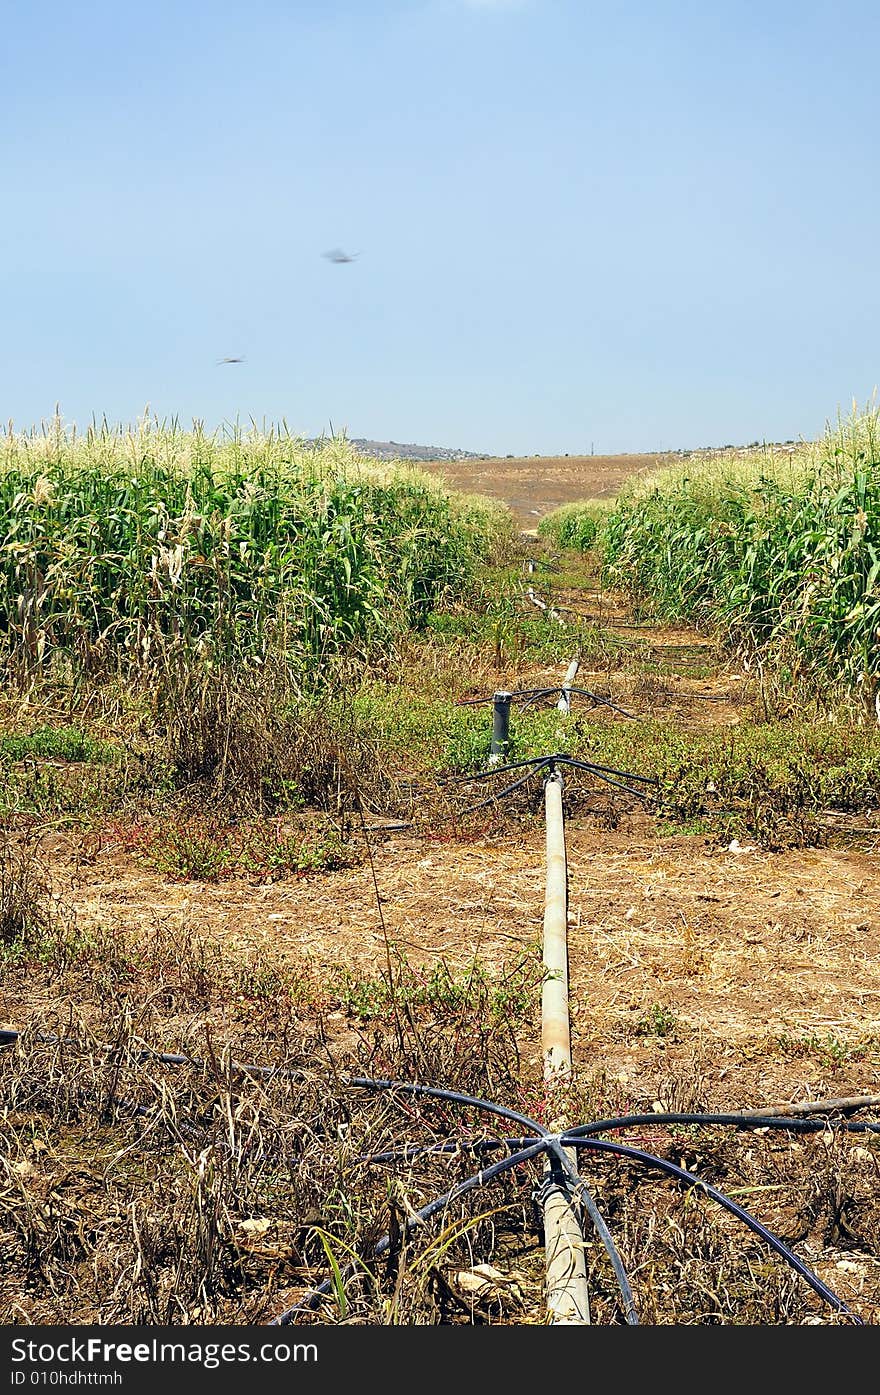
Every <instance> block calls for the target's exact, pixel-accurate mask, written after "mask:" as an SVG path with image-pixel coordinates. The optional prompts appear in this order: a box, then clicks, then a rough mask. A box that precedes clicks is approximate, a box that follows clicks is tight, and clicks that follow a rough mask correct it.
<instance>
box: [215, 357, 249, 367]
mask: <svg viewBox="0 0 880 1395" xmlns="http://www.w3.org/2000/svg"><path fill="white" fill-rule="evenodd" d="M217 363H218V366H219V364H221V363H244V359H243V358H218V360H217Z"/></svg>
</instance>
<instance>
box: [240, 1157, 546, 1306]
mask: <svg viewBox="0 0 880 1395" xmlns="http://www.w3.org/2000/svg"><path fill="white" fill-rule="evenodd" d="M545 1146H546V1145H545V1143H544V1140H543V1139H539V1140H538V1142H537V1143H533V1144H531V1146H530V1147H528V1148H522V1149H520V1150H519V1152H517V1153H514V1154H513V1156H512V1157H509V1158H502V1159H500V1161H499V1162H497V1163H492V1165H491V1166H490V1167H487V1168H483V1169H481V1171H480V1172H477V1173H474V1175H473V1176H472V1177H468V1178H467V1179H466V1180H465V1181H463V1182H457V1183H456V1184H455V1186H454V1187H452V1188H450V1190H449V1191H448V1192H445V1193H444V1195H443V1196H440V1197H437V1199H436V1200H435V1201H429V1202H428V1203H427V1205H425V1206H422V1207H421V1208H420V1209H419V1210H418V1211H415V1212H413V1214H412V1216H407V1217H406V1219H405V1227H406V1229H407V1230H411V1229H412V1228H413V1227H414V1226H416V1225H418V1224H419V1223H420V1222H421V1221H427V1220H430V1218H431V1216H434V1215H436V1214H437V1212H438V1211H442V1210H444V1208H445V1207H447V1206H448V1205H449V1204H450V1203H451V1202H453V1201H455V1200H457V1199H458V1197H460V1196H463V1195H464V1194H465V1192H470V1191H473V1190H474V1188H475V1187H482V1186H485V1184H486V1183H487V1182H491V1181H493V1180H494V1178H496V1177H499V1176H500V1175H501V1174H502V1173H503V1172H509V1171H510V1170H511V1168H514V1167H519V1166H520V1165H521V1164H522V1163H524V1162H529V1161H530V1160H531V1159H532V1158H535V1157H537V1156H538V1154H539V1153H542V1152H543V1151H544V1149H545ZM390 1247H391V1236H390V1235H389V1234H386V1235H383V1236H382V1239H381V1240H379V1241H378V1243H377V1244H376V1246H375V1248H374V1250H373V1256H372V1257H373V1259H379V1258H380V1257H381V1256H382V1255H383V1254H384V1253H385V1252H386V1250H388V1249H390ZM354 1272H355V1266H354V1265H353V1264H350V1265H347V1266H346V1268H345V1270H344V1271H343V1276H344V1277H345V1278H349V1277H350V1276H351V1275H352V1274H353V1273H354ZM333 1287H334V1284H333V1280H332V1279H325V1280H324V1282H323V1283H322V1284H319V1285H318V1287H317V1288H314V1289H312V1290H311V1291H310V1292H309V1293H308V1294H306V1296H305V1298H301V1299H300V1301H299V1302H298V1303H295V1304H294V1305H293V1307H291V1308H287V1309H285V1311H284V1312H283V1313H279V1314H278V1316H277V1317H274V1318H272V1319H271V1321H270V1322H268V1323H267V1324H266V1325H267V1326H268V1327H286V1326H288V1325H289V1324H290V1323H291V1322H292V1321H293V1319H294V1318H295V1316H296V1314H297V1313H303V1312H309V1311H311V1310H312V1309H314V1308H315V1307H316V1306H317V1303H318V1300H319V1299H320V1298H322V1297H324V1296H326V1295H327V1294H328V1293H332V1291H333Z"/></svg>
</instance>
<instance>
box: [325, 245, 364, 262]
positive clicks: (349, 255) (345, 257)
mask: <svg viewBox="0 0 880 1395" xmlns="http://www.w3.org/2000/svg"><path fill="white" fill-rule="evenodd" d="M324 256H325V257H326V258H327V260H328V262H335V263H336V264H337V266H339V265H340V264H341V263H342V262H354V261H357V259H358V257H359V256H360V252H343V250H342V248H341V247H334V248H333V251H332V252H325V253H324Z"/></svg>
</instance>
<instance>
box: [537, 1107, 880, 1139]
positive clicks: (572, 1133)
mask: <svg viewBox="0 0 880 1395" xmlns="http://www.w3.org/2000/svg"><path fill="white" fill-rule="evenodd" d="M643 1124H701V1125H704V1124H719V1125H723V1124H728V1125H731V1126H732V1127H734V1128H738V1129H787V1130H788V1131H789V1132H790V1133H824V1132H826V1131H827V1130H829V1129H831V1130H838V1131H839V1132H842V1133H880V1124H875V1123H870V1122H868V1121H863V1120H861V1119H830V1118H828V1117H824V1118H820V1119H804V1118H798V1117H796V1116H791V1117H789V1116H786V1115H781V1114H767V1115H761V1114H623V1115H621V1116H620V1117H619V1118H616V1119H598V1120H596V1122H595V1123H593V1124H580V1125H578V1126H577V1127H576V1128H573V1129H566V1130H565V1133H564V1134H563V1135H562V1138H561V1142H562V1143H563V1144H565V1145H566V1146H572V1145H574V1144H577V1143H580V1142H581V1141H582V1140H583V1139H585V1138H590V1137H591V1136H592V1135H593V1134H597V1133H608V1132H610V1131H611V1130H612V1129H631V1128H639V1127H641V1126H642V1125H643Z"/></svg>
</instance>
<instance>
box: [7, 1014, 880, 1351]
mask: <svg viewBox="0 0 880 1395" xmlns="http://www.w3.org/2000/svg"><path fill="white" fill-rule="evenodd" d="M20 1037H21V1033H20V1032H18V1031H15V1030H12V1029H3V1030H0V1046H11V1045H14V1044H15V1043H16V1042H17V1041H18V1040H19V1039H20ZM38 1039H39V1040H41V1041H46V1042H50V1043H54V1044H58V1043H61V1044H63V1043H64V1042H65V1041H66V1040H67V1039H66V1038H63V1037H59V1036H57V1035H52V1036H47V1035H45V1034H42V1035H41V1036H40V1037H39V1038H38ZM134 1060H135V1063H136V1064H140V1065H142V1064H145V1063H146V1062H147V1061H155V1062H156V1063H160V1064H166V1065H175V1066H180V1065H188V1066H192V1067H193V1068H195V1069H200V1070H205V1069H206V1068H207V1065H208V1063H207V1062H205V1061H199V1060H197V1059H195V1058H193V1057H191V1056H186V1055H183V1054H180V1053H171V1052H152V1051H149V1050H142V1051H139V1052H138V1053H137V1054H136V1056H135V1057H134ZM231 1068H232V1069H233V1070H239V1071H241V1072H242V1073H243V1074H249V1075H256V1076H258V1077H263V1078H265V1077H267V1076H274V1075H281V1074H284V1075H296V1074H299V1072H291V1071H286V1070H285V1069H284V1068H283V1067H272V1066H254V1065H248V1066H239V1065H235V1064H233V1065H232V1067H231ZM339 1079H340V1081H341V1082H342V1083H343V1084H345V1085H348V1086H350V1087H351V1088H353V1089H364V1090H370V1091H388V1092H395V1091H396V1092H400V1093H402V1094H408V1095H412V1096H424V1097H426V1098H429V1099H438V1100H445V1101H448V1102H449V1103H452V1104H457V1105H461V1106H465V1107H468V1108H473V1109H477V1110H479V1111H481V1112H483V1113H489V1114H493V1115H495V1116H496V1117H498V1118H502V1119H507V1120H509V1121H511V1122H513V1123H517V1124H520V1125H522V1126H524V1127H525V1128H526V1129H528V1130H530V1136H529V1137H523V1138H518V1139H509V1140H500V1139H498V1140H496V1139H489V1140H477V1141H475V1142H474V1143H473V1144H465V1145H462V1144H461V1143H447V1144H439V1145H431V1146H430V1147H428V1148H425V1149H416V1150H415V1151H414V1152H413V1151H412V1150H411V1149H405V1150H403V1153H402V1154H401V1153H400V1152H398V1153H397V1154H396V1156H398V1157H399V1156H418V1155H419V1154H422V1155H425V1154H428V1153H431V1152H441V1151H447V1150H448V1151H452V1150H453V1149H461V1148H462V1147H466V1148H468V1147H469V1148H470V1149H471V1150H472V1151H483V1150H488V1149H490V1148H496V1147H510V1146H511V1145H515V1146H517V1151H516V1152H515V1153H513V1154H512V1155H511V1156H510V1157H508V1158H503V1159H500V1160H499V1161H498V1162H496V1163H492V1164H490V1166H489V1167H488V1168H483V1169H481V1170H480V1171H479V1172H478V1173H475V1174H474V1175H473V1176H472V1177H470V1178H468V1179H466V1180H465V1181H464V1182H459V1183H457V1184H456V1186H455V1187H453V1188H452V1189H451V1190H450V1191H449V1192H447V1193H445V1194H444V1195H443V1196H442V1197H439V1198H437V1199H436V1200H435V1201H432V1202H428V1203H427V1205H426V1206H423V1207H422V1208H421V1210H419V1211H417V1212H414V1215H413V1217H410V1218H408V1220H407V1228H410V1227H411V1226H412V1225H414V1224H417V1223H419V1222H420V1221H423V1220H427V1219H429V1218H430V1217H431V1216H433V1215H435V1214H436V1213H437V1211H439V1210H442V1209H443V1207H444V1206H447V1205H449V1204H450V1202H451V1201H453V1200H455V1199H456V1198H457V1197H458V1196H462V1195H464V1194H465V1192H467V1191H471V1190H473V1189H474V1188H475V1187H479V1186H483V1185H485V1183H486V1182H488V1181H491V1180H492V1179H493V1178H494V1177H497V1176H500V1175H502V1174H503V1173H504V1172H506V1171H509V1170H510V1169H511V1168H513V1167H517V1166H519V1165H520V1164H521V1163H523V1162H527V1161H529V1160H530V1159H532V1158H535V1157H537V1156H538V1155H539V1154H541V1153H549V1154H551V1155H552V1156H553V1158H554V1159H555V1161H556V1163H557V1165H558V1166H560V1167H561V1168H562V1169H563V1170H564V1171H565V1172H566V1173H567V1175H568V1177H569V1179H570V1181H571V1182H572V1183H573V1184H574V1187H575V1189H576V1195H577V1196H578V1199H579V1201H580V1202H581V1204H582V1205H583V1207H584V1209H585V1210H586V1211H587V1214H588V1215H589V1217H590V1220H591V1221H592V1223H593V1225H594V1227H595V1229H596V1232H597V1234H598V1235H599V1238H600V1239H601V1241H602V1243H603V1245H604V1247H605V1250H606V1252H607V1254H608V1257H609V1259H610V1261H611V1264H612V1268H613V1270H614V1273H615V1278H616V1279H617V1284H618V1288H619V1290H620V1294H621V1298H622V1301H623V1310H624V1314H625V1319H626V1321H627V1323H629V1324H630V1325H636V1324H638V1315H637V1312H636V1309H635V1302H634V1299H633V1295H632V1290H631V1288H630V1284H629V1278H628V1275H627V1274H626V1270H625V1268H624V1266H623V1263H622V1260H621V1258H620V1255H619V1253H618V1251H617V1247H616V1245H615V1243H614V1240H613V1237H612V1235H611V1233H610V1231H609V1230H608V1227H607V1225H606V1223H605V1221H604V1218H603V1217H602V1215H601V1213H600V1212H599V1210H598V1208H597V1206H596V1204H595V1202H594V1200H593V1198H592V1196H591V1194H590V1191H589V1188H588V1187H587V1185H586V1183H585V1181H584V1179H583V1178H582V1177H581V1176H580V1174H579V1173H578V1171H577V1169H576V1168H575V1167H574V1165H573V1164H572V1162H571V1160H570V1159H569V1157H568V1156H567V1154H566V1152H565V1149H566V1147H568V1148H571V1147H574V1148H581V1149H584V1150H591V1151H594V1152H607V1153H613V1154H615V1155H616V1156H619V1157H623V1158H626V1159H628V1160H630V1161H633V1162H638V1163H641V1164H643V1165H644V1166H646V1167H649V1168H653V1169H654V1170H658V1171H661V1172H665V1173H666V1174H667V1175H668V1176H671V1177H673V1178H675V1179H676V1180H677V1181H680V1182H684V1183H687V1185H689V1186H692V1187H696V1188H698V1189H699V1190H701V1191H703V1192H705V1194H706V1195H707V1196H709V1197H711V1198H712V1200H714V1201H716V1202H717V1203H718V1204H719V1205H721V1206H722V1207H724V1208H725V1209H726V1210H728V1211H729V1212H730V1213H731V1214H732V1215H733V1216H735V1217H736V1218H737V1219H738V1220H740V1221H741V1222H742V1223H743V1224H744V1225H746V1226H748V1228H749V1229H750V1230H752V1231H754V1233H755V1234H757V1235H759V1236H760V1237H761V1238H762V1239H763V1240H764V1241H765V1242H766V1243H767V1244H768V1245H769V1246H770V1247H771V1249H773V1250H774V1251H775V1252H776V1253H777V1254H778V1255H780V1256H781V1258H783V1259H784V1260H785V1261H786V1263H788V1264H789V1265H791V1266H792V1267H793V1268H794V1269H795V1271H796V1272H797V1273H798V1274H800V1275H801V1277H802V1278H804V1279H805V1280H806V1282H807V1283H808V1284H809V1285H810V1287H811V1288H812V1289H813V1290H814V1291H815V1292H816V1293H817V1294H818V1295H819V1296H820V1297H821V1298H823V1299H824V1300H825V1301H826V1302H827V1303H829V1304H830V1305H831V1306H832V1307H834V1309H835V1310H836V1311H837V1312H840V1313H843V1314H844V1315H846V1316H847V1317H850V1318H851V1319H852V1320H853V1322H855V1323H856V1324H858V1325H860V1326H864V1322H863V1319H862V1318H860V1317H858V1316H857V1315H856V1314H855V1313H853V1312H852V1310H851V1309H850V1308H849V1307H848V1306H847V1305H846V1303H845V1302H844V1301H843V1300H842V1299H841V1298H840V1297H839V1296H838V1295H837V1294H836V1293H834V1292H833V1290H832V1289H830V1288H828V1287H827V1285H825V1284H824V1283H823V1282H822V1280H821V1279H820V1278H819V1277H818V1276H817V1275H816V1274H814V1273H813V1271H812V1270H811V1269H810V1268H809V1267H808V1266H807V1265H806V1264H804V1262H803V1261H802V1260H800V1259H799V1258H798V1256H797V1255H796V1254H794V1252H793V1251H792V1250H790V1249H789V1248H788V1246H787V1245H786V1244H785V1243H784V1241H782V1240H780V1239H779V1238H778V1236H775V1235H774V1234H773V1233H772V1231H770V1230H768V1229H767V1227H766V1226H764V1225H763V1224H762V1222H761V1221H759V1220H758V1219H757V1217H755V1216H753V1215H752V1214H751V1213H750V1212H749V1211H746V1210H745V1208H744V1207H741V1206H739V1205H738V1203H737V1202H735V1201H733V1200H732V1198H730V1197H728V1196H726V1195H725V1193H723V1192H721V1191H719V1190H718V1188H717V1187H713V1186H712V1185H711V1184H710V1183H708V1182H705V1181H704V1180H703V1179H702V1178H700V1177H698V1176H697V1175H696V1174H695V1173H692V1172H689V1171H687V1169H685V1168H682V1167H679V1166H678V1165H677V1164H675V1163H672V1162H669V1161H668V1160H667V1159H665V1158H660V1157H658V1156H657V1155H655V1154H653V1153H646V1152H644V1151H642V1150H641V1149H636V1148H631V1147H629V1146H627V1145H626V1144H621V1143H616V1142H613V1141H612V1140H610V1139H601V1138H597V1137H595V1135H596V1134H597V1133H600V1132H609V1131H611V1130H613V1129H625V1128H634V1127H639V1126H644V1125H646V1124H654V1125H658V1124H665V1125H669V1124H691V1125H700V1126H702V1125H707V1124H711V1125H728V1126H732V1127H736V1128H741V1129H746V1130H750V1131H755V1130H756V1129H763V1128H767V1129H770V1128H776V1129H784V1130H788V1131H789V1132H795V1133H816V1132H824V1131H826V1130H829V1129H830V1130H837V1131H846V1132H852V1133H862V1132H872V1133H880V1124H876V1123H873V1122H869V1121H862V1120H853V1119H839V1120H830V1119H828V1118H825V1119H815V1120H814V1119H807V1118H794V1117H789V1118H785V1117H782V1116H773V1115H766V1116H764V1115H761V1114H748V1115H745V1114H736V1113H733V1114H701V1113H692V1114H683V1113H651V1114H629V1115H620V1116H618V1117H616V1118H609V1119H600V1120H596V1121H595V1122H593V1123H590V1124H582V1125H578V1126H576V1127H574V1128H569V1129H566V1130H565V1131H564V1132H562V1133H560V1134H553V1133H551V1132H550V1131H549V1130H547V1129H545V1128H544V1127H543V1126H542V1125H541V1124H538V1123H537V1122H536V1121H535V1120H534V1119H530V1118H529V1117H528V1115H524V1114H521V1113H519V1112H518V1111H516V1110H512V1109H508V1108H507V1107H506V1106H504V1105H499V1104H495V1103H494V1102H493V1101H490V1100H484V1099H480V1098H478V1097H477V1096H475V1095H466V1094H463V1093H461V1092H460V1091H457V1090H449V1089H445V1088H442V1087H440V1086H433V1085H422V1084H418V1083H411V1082H406V1081H395V1080H384V1079H379V1080H374V1079H371V1078H368V1077H364V1076H349V1075H347V1074H342V1075H340V1077H339ZM811 1103H813V1102H811ZM815 1103H816V1105H817V1106H818V1105H820V1104H821V1102H820V1101H817V1102H815ZM130 1107H133V1108H134V1109H135V1110H136V1112H137V1113H138V1114H145V1113H147V1112H148V1111H147V1110H146V1108H145V1107H144V1106H142V1105H135V1106H130ZM854 1107H864V1106H863V1105H861V1104H859V1103H858V1102H856V1104H855V1105H854ZM394 1159H395V1154H394V1153H385V1154H377V1155H374V1156H373V1157H370V1158H364V1159H362V1161H366V1162H371V1163H378V1162H384V1161H393V1160H394ZM390 1243H391V1241H390V1236H387V1235H386V1236H385V1237H383V1239H382V1240H381V1241H380V1242H379V1243H378V1245H377V1246H376V1248H375V1250H374V1255H373V1257H374V1258H378V1257H379V1256H380V1255H381V1254H383V1253H384V1252H385V1250H386V1249H387V1248H388V1247H389V1245H390ZM352 1272H354V1271H353V1268H352V1267H351V1266H350V1267H349V1268H348V1269H347V1270H346V1274H350V1273H352ZM332 1289H333V1281H332V1280H327V1281H325V1283H324V1284H322V1285H320V1286H319V1287H318V1288H316V1289H313V1290H312V1291H311V1293H310V1294H309V1295H308V1297H307V1298H306V1299H303V1300H301V1301H300V1302H299V1303H298V1304H296V1305H294V1307H292V1308H290V1309H288V1310H286V1312H285V1313H282V1314H280V1315H279V1316H278V1317H276V1318H273V1319H272V1320H271V1322H270V1324H269V1325H270V1326H273V1325H279V1324H280V1325H284V1324H286V1323H289V1322H290V1321H292V1320H293V1317H294V1316H295V1314H296V1313H297V1312H304V1311H308V1310H309V1309H310V1308H311V1307H313V1306H314V1305H315V1303H317V1301H318V1300H319V1299H320V1297H322V1296H324V1295H326V1294H327V1293H330V1292H331V1291H332Z"/></svg>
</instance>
